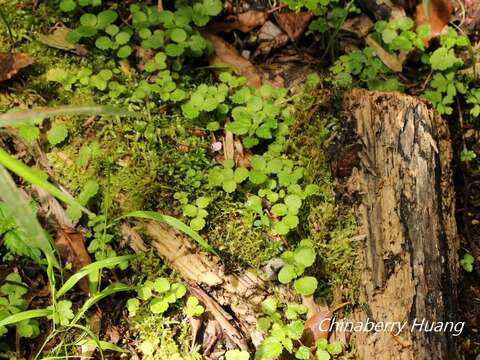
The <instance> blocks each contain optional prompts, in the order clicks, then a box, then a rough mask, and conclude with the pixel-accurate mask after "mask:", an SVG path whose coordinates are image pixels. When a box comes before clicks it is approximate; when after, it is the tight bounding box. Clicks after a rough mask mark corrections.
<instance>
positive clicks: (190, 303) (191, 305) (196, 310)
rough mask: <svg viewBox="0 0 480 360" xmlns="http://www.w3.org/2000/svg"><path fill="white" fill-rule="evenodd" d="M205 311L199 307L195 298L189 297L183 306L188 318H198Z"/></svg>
mask: <svg viewBox="0 0 480 360" xmlns="http://www.w3.org/2000/svg"><path fill="white" fill-rule="evenodd" d="M204 311H205V308H204V307H203V306H202V305H200V303H199V301H198V299H197V298H196V297H195V296H189V297H188V299H187V302H186V304H185V313H186V314H187V315H188V316H191V317H195V316H200V315H202V314H203V312H204Z"/></svg>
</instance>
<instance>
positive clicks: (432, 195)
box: [344, 90, 459, 360]
mask: <svg viewBox="0 0 480 360" xmlns="http://www.w3.org/2000/svg"><path fill="white" fill-rule="evenodd" d="M344 111H345V116H346V117H347V118H348V120H349V121H351V122H352V124H353V127H354V128H355V129H356V132H357V134H358V137H359V140H360V142H361V143H363V150H362V151H361V152H360V154H359V156H360V159H361V165H360V170H359V171H358V172H354V174H353V175H352V176H353V179H351V180H352V182H353V183H355V184H356V185H357V187H358V190H360V192H361V193H362V194H363V200H364V201H363V204H362V205H360V207H359V210H358V212H359V219H360V220H361V226H362V228H363V231H364V233H365V234H367V238H366V240H365V246H364V248H363V251H362V254H361V256H362V261H361V263H362V266H363V268H362V279H361V285H362V296H361V300H360V301H361V302H362V303H363V304H364V306H362V307H361V308H362V309H359V310H358V311H356V313H355V315H354V318H355V320H356V321H366V319H367V318H370V320H374V321H400V322H403V321H408V322H409V324H410V325H411V324H413V322H414V321H415V320H414V319H415V318H416V319H417V320H420V321H421V320H423V319H426V320H428V321H458V318H457V317H456V311H455V310H456V309H455V307H456V283H457V277H458V255H457V254H458V248H459V239H458V237H457V233H456V224H455V218H454V192H453V185H452V176H451V168H450V160H451V154H452V151H451V147H450V142H449V134H448V127H447V125H446V124H445V123H444V121H443V120H442V119H441V117H440V116H439V115H438V114H437V113H436V112H435V111H433V110H431V109H430V108H429V107H428V106H427V105H426V104H425V103H423V102H422V101H421V100H419V99H417V98H413V97H409V96H406V95H402V94H397V93H376V92H369V91H365V90H354V91H351V92H349V93H348V94H346V96H345V98H344ZM410 325H409V326H407V327H406V328H408V329H405V330H404V331H403V332H402V333H401V334H400V335H399V336H394V335H393V334H391V333H388V332H357V333H355V334H354V342H355V347H356V349H357V351H358V353H359V356H360V357H361V358H362V359H366V360H370V359H385V360H387V359H388V360H392V359H415V360H421V359H429V360H431V359H455V358H457V354H458V349H457V348H456V344H455V338H454V337H453V336H452V334H451V333H448V332H447V333H445V332H439V333H434V332H429V333H427V332H417V331H414V332H410V328H411V326H410Z"/></svg>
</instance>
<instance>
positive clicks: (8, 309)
mask: <svg viewBox="0 0 480 360" xmlns="http://www.w3.org/2000/svg"><path fill="white" fill-rule="evenodd" d="M27 293H28V286H27V284H25V283H23V282H22V278H21V276H20V275H19V274H18V273H15V272H13V273H10V274H8V275H7V276H6V277H5V283H4V285H2V286H1V287H0V320H3V319H5V318H6V317H8V316H11V315H14V314H18V313H20V312H22V311H25V310H27V308H28V302H27V300H25V298H24V297H25V295H26V294H27ZM14 325H15V327H16V329H17V334H18V336H19V337H28V338H34V337H37V336H38V335H40V329H39V323H38V321H37V320H35V319H26V320H22V321H20V322H17V323H16V324H14ZM7 332H8V328H7V326H0V338H1V337H2V336H4V335H6V334H7Z"/></svg>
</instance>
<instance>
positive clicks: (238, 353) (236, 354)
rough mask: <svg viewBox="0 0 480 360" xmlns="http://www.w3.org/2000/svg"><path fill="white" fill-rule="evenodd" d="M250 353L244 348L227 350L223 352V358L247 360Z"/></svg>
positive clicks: (227, 359)
mask: <svg viewBox="0 0 480 360" xmlns="http://www.w3.org/2000/svg"><path fill="white" fill-rule="evenodd" d="M249 359H250V354H249V353H248V351H244V350H238V349H235V350H228V351H227V352H226V353H225V360H249Z"/></svg>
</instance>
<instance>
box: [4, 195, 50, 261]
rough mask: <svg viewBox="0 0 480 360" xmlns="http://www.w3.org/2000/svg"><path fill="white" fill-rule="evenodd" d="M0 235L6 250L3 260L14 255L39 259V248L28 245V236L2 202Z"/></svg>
mask: <svg viewBox="0 0 480 360" xmlns="http://www.w3.org/2000/svg"><path fill="white" fill-rule="evenodd" d="M0 237H1V238H2V239H3V246H5V248H6V249H7V250H8V253H7V254H6V255H5V256H4V260H8V259H12V258H13V257H14V256H25V257H28V258H30V259H33V260H35V261H37V262H38V261H40V258H41V252H40V249H38V248H37V247H32V246H30V244H29V241H28V238H27V237H26V236H25V234H24V233H23V231H22V230H21V229H20V228H19V227H18V226H17V223H16V222H15V219H14V218H13V216H11V215H10V211H9V209H8V206H7V205H6V204H5V203H2V202H0Z"/></svg>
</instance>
